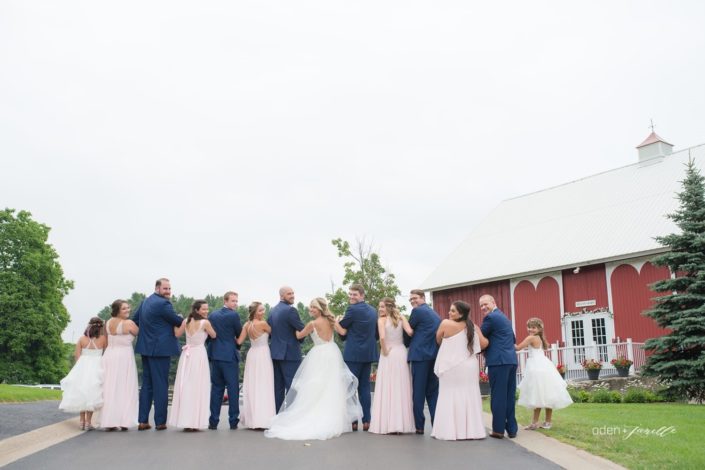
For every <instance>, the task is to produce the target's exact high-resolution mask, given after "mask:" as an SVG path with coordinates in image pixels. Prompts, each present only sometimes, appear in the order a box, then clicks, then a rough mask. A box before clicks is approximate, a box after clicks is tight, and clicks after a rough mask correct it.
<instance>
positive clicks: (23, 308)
mask: <svg viewBox="0 0 705 470" xmlns="http://www.w3.org/2000/svg"><path fill="white" fill-rule="evenodd" d="M48 237H49V227H47V226H46V225H44V224H40V223H39V222H36V221H34V220H32V214H30V213H29V212H26V211H20V212H18V213H17V214H16V215H15V211H14V210H12V209H5V210H1V211H0V358H2V359H1V360H0V382H10V383H37V382H39V383H57V382H58V381H59V380H60V379H61V378H62V377H63V376H64V375H65V374H66V372H67V370H68V362H67V361H66V357H65V354H64V351H65V347H64V342H63V341H62V339H61V332H62V331H63V330H64V328H66V325H67V324H68V322H69V314H68V312H67V310H66V307H64V305H63V299H64V296H65V295H66V294H68V292H69V290H70V289H72V288H73V283H72V282H71V281H69V280H67V279H65V278H64V272H63V270H62V268H61V265H60V264H59V261H58V258H59V255H58V254H57V253H56V250H54V247H52V246H51V245H50V244H49V243H48V242H47V240H48Z"/></svg>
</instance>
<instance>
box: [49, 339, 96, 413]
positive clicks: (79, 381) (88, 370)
mask: <svg viewBox="0 0 705 470" xmlns="http://www.w3.org/2000/svg"><path fill="white" fill-rule="evenodd" d="M102 353H103V350H102V349H84V350H83V353H82V354H81V356H80V357H79V358H78V361H76V364H74V366H73V368H72V369H71V372H69V374H68V375H67V376H66V377H64V378H63V379H61V382H60V383H61V390H62V392H63V397H62V399H61V403H60V404H59V409H60V410H63V411H66V412H67V413H77V412H79V411H95V410H97V409H98V408H100V407H102V406H103V364H102V357H101V354H102Z"/></svg>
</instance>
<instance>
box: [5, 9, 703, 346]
mask: <svg viewBox="0 0 705 470" xmlns="http://www.w3.org/2000/svg"><path fill="white" fill-rule="evenodd" d="M704 24H705V2H702V1H698V0H694V1H660V2H653V1H632V2H623V1H619V2H615V1H591V2H565V1H550V2H541V1H531V2H527V1H523V0H522V1H504V2H473V1H469V0H459V1H438V0H434V1H413V0H411V1H410V0H404V1H401V0H400V1H385V0H374V1H366V0H363V1H354V2H353V1H347V2H343V1H336V0H309V1H294V0H282V1H263V0H256V1H254V0H252V1H198V2H195V1H194V2H185V1H173V0H170V1H144V0H140V1H121V2H95V1H92V0H87V1H71V0H68V1H61V2H56V1H48V0H47V1H31V0H5V1H2V2H0V172H2V173H1V174H2V179H1V182H0V206H3V207H10V208H14V209H18V210H20V209H24V210H28V211H30V212H31V213H32V214H33V216H34V218H35V219H36V220H37V221H40V222H42V223H45V224H47V225H49V226H50V227H51V228H52V231H51V236H50V242H51V243H52V244H53V245H54V247H55V248H56V250H57V251H58V253H59V254H60V262H61V264H62V266H63V267H64V271H65V274H66V277H67V278H68V279H72V280H74V281H75V289H74V290H73V291H72V292H71V293H70V294H69V295H68V296H67V297H66V299H65V304H66V306H67V308H68V309H69V312H70V314H71V317H72V319H73V322H72V323H71V324H70V325H69V327H68V328H67V330H66V331H65V333H64V338H65V339H67V340H71V339H72V338H73V339H74V340H75V339H76V337H77V335H78V334H80V331H82V329H83V328H84V326H85V324H86V322H87V320H88V318H89V317H90V316H92V315H94V314H96V313H97V312H98V311H99V310H100V309H101V308H102V307H103V306H105V305H107V304H109V303H110V302H112V301H113V300H114V299H116V298H119V297H127V296H129V295H130V294H131V293H132V292H135V291H138V292H145V293H149V292H151V290H152V288H153V283H154V280H155V279H156V278H158V277H160V276H167V277H169V278H171V280H172V287H173V290H174V292H175V293H176V294H185V295H188V296H193V297H202V296H204V295H206V294H208V293H213V294H221V293H223V292H225V291H226V290H229V289H234V290H237V291H238V292H239V293H240V303H241V304H248V303H249V302H251V301H253V300H261V301H264V302H269V303H271V304H273V303H275V302H276V301H277V300H278V296H277V290H278V288H279V287H280V285H282V284H290V285H292V286H293V287H294V289H295V291H296V293H297V301H298V300H301V301H303V302H306V303H308V301H309V300H310V299H311V298H312V297H314V296H319V295H323V294H324V293H325V292H327V291H329V290H330V286H331V281H334V282H336V284H339V283H340V281H341V279H342V260H341V259H339V258H337V256H336V251H335V248H334V247H333V246H332V245H331V243H330V240H331V239H333V238H337V237H342V238H344V239H347V240H350V241H354V240H355V239H356V238H363V237H364V238H365V239H366V240H367V241H368V242H372V243H373V244H374V246H375V247H376V249H377V250H378V251H379V252H380V254H381V256H382V259H383V261H384V264H385V265H386V266H388V267H389V268H390V270H391V271H392V272H393V273H395V274H396V275H397V278H398V283H399V286H400V287H401V289H402V291H403V292H404V293H405V294H406V293H407V292H408V290H410V289H412V288H414V287H416V286H417V285H419V284H420V283H421V282H422V281H423V280H424V279H425V278H426V277H427V276H428V275H429V274H430V273H431V272H432V271H433V269H434V268H435V267H436V266H437V265H438V264H439V263H440V262H441V261H442V260H443V259H444V258H445V257H446V256H448V255H449V253H450V252H451V251H452V250H453V249H454V248H456V246H457V245H458V244H460V242H461V241H462V240H463V239H464V238H465V237H466V236H467V235H468V233H469V232H470V231H471V230H472V229H473V227H474V226H475V225H476V224H477V223H478V221H479V220H480V219H481V218H482V217H484V216H485V215H486V214H487V213H488V212H489V211H490V210H491V209H492V208H493V207H495V206H496V205H497V204H498V203H499V202H500V201H501V200H503V199H506V198H509V197H514V196H518V195H521V194H524V193H527V192H531V191H535V190H539V189H543V188H546V187H548V186H552V185H556V184H561V183H565V182H568V181H571V180H574V179H577V178H581V177H584V176H588V175H591V174H594V173H597V172H601V171H605V170H609V169H612V168H615V167H619V166H623V165H627V164H631V163H634V162H636V160H637V151H636V150H635V148H634V147H635V146H636V145H638V144H639V143H640V142H641V141H642V140H643V139H644V138H646V137H647V135H648V134H649V132H650V129H649V127H648V126H649V119H651V118H653V119H654V122H655V124H656V132H657V133H658V134H659V135H660V136H661V137H663V138H664V139H665V140H667V141H669V142H670V143H672V144H674V145H675V150H678V149H682V148H685V147H690V146H694V145H698V144H701V143H705V112H704V111H705V87H704V83H705V53H704V52H703V51H705V34H704V33H703V25H704ZM400 300H401V299H400ZM216 307H217V306H216Z"/></svg>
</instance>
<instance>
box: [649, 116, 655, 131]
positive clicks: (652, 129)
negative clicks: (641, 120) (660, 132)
mask: <svg viewBox="0 0 705 470" xmlns="http://www.w3.org/2000/svg"><path fill="white" fill-rule="evenodd" d="M649 121H651V125H650V126H649V127H650V128H651V132H654V127H656V126H654V120H653V119H649Z"/></svg>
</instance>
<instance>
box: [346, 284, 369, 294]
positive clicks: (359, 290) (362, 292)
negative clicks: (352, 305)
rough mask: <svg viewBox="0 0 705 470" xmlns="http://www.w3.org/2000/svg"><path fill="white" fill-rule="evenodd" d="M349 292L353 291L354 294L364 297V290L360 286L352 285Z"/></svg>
mask: <svg viewBox="0 0 705 470" xmlns="http://www.w3.org/2000/svg"><path fill="white" fill-rule="evenodd" d="M349 290H354V291H355V292H359V293H360V295H362V296H364V295H365V288H364V287H362V284H353V285H351V286H350V289H349Z"/></svg>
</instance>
